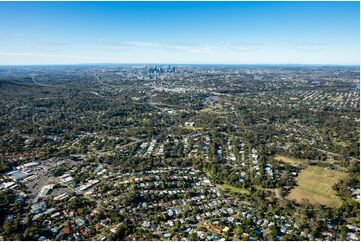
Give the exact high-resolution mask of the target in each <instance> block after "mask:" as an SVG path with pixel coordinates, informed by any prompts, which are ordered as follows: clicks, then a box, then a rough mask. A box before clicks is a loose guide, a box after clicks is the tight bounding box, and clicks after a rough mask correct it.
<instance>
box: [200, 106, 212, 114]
mask: <svg viewBox="0 0 361 242" xmlns="http://www.w3.org/2000/svg"><path fill="white" fill-rule="evenodd" d="M210 111H212V108H210V107H208V108H203V109H201V112H202V113H208V112H210Z"/></svg>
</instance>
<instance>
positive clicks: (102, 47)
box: [0, 2, 360, 65]
mask: <svg viewBox="0 0 361 242" xmlns="http://www.w3.org/2000/svg"><path fill="white" fill-rule="evenodd" d="M359 9H360V6H359V2H0V65H9V64H10V65H11V64H78V63H184V64H186V63H189V64H202V63H203V64H359V62H360V56H359V53H360V47H359V44H360V13H359Z"/></svg>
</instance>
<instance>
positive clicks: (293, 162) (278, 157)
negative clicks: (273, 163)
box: [274, 155, 306, 165]
mask: <svg viewBox="0 0 361 242" xmlns="http://www.w3.org/2000/svg"><path fill="white" fill-rule="evenodd" d="M274 159H275V160H278V161H282V162H284V163H288V164H291V165H300V164H305V163H306V161H305V160H301V159H296V158H292V157H288V156H283V155H276V156H275V157H274Z"/></svg>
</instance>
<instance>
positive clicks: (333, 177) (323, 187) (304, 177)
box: [287, 166, 347, 207]
mask: <svg viewBox="0 0 361 242" xmlns="http://www.w3.org/2000/svg"><path fill="white" fill-rule="evenodd" d="M346 175H347V174H346V173H344V172H340V171H334V170H326V169H324V168H322V167H318V166H309V167H307V168H306V169H304V170H303V171H302V172H301V173H300V174H299V176H298V186H297V187H295V188H294V189H293V190H292V191H291V193H290V194H289V195H288V197H287V198H288V199H290V200H293V199H294V200H296V201H298V202H300V201H302V200H303V199H308V200H309V202H310V203H312V204H321V205H326V206H328V207H338V206H340V205H341V202H342V201H341V199H340V197H338V196H337V195H336V192H335V191H334V190H333V189H332V186H333V184H335V183H336V182H337V181H339V180H340V179H342V178H344V177H346Z"/></svg>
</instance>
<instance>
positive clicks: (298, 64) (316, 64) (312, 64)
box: [0, 62, 360, 67]
mask: <svg viewBox="0 0 361 242" xmlns="http://www.w3.org/2000/svg"><path fill="white" fill-rule="evenodd" d="M77 65H194V66H196V65H217V66H221V65H225V66H228V65H229V66H230V65H233V66H237V65H239V66H241V65H258V66H259V65H262V66H271V65H279V66H282V65H283V66H285V65H289V66H292V65H293V66H302V65H303V66H359V67H360V64H331V63H162V62H158V63H157V62H148V63H147V62H144V63H143V62H138V63H77V64H75V63H55V64H0V67H5V66H77Z"/></svg>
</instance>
